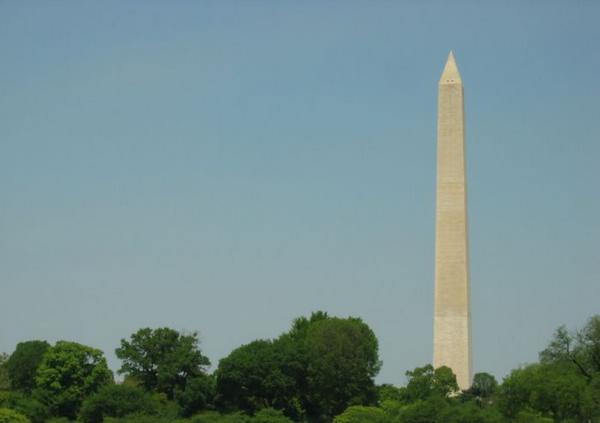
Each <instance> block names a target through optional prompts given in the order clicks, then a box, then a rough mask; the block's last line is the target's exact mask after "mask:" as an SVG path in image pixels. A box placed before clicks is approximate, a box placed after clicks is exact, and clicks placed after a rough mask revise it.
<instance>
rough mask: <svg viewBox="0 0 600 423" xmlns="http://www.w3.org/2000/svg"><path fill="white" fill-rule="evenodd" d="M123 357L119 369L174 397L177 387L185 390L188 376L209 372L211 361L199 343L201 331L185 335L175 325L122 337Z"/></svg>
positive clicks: (148, 388) (118, 354)
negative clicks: (175, 328)
mask: <svg viewBox="0 0 600 423" xmlns="http://www.w3.org/2000/svg"><path fill="white" fill-rule="evenodd" d="M116 354H117V357H119V358H120V359H121V360H123V365H122V366H121V368H120V370H119V373H121V374H125V375H128V376H132V377H133V378H135V379H136V380H138V381H139V382H140V383H141V384H142V386H143V387H144V388H146V389H147V390H149V391H156V392H162V393H165V394H166V395H167V397H168V398H169V399H173V398H174V396H175V391H176V390H177V389H179V390H183V391H185V388H186V384H187V382H188V380H190V379H192V378H196V377H201V376H203V375H205V370H204V368H205V366H208V365H210V361H209V360H208V358H207V357H205V356H204V355H202V353H201V351H200V349H199V347H198V334H197V333H192V334H190V335H183V334H180V333H179V332H177V331H176V330H174V329H170V328H159V329H150V328H144V329H140V330H138V331H137V332H136V333H134V334H133V335H131V338H130V340H129V341H128V340H125V339H122V340H121V346H120V347H119V348H117V349H116Z"/></svg>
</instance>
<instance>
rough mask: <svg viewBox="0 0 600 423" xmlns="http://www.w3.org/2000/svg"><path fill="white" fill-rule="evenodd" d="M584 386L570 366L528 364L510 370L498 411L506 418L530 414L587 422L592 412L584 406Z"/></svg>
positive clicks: (503, 384)
mask: <svg viewBox="0 0 600 423" xmlns="http://www.w3.org/2000/svg"><path fill="white" fill-rule="evenodd" d="M588 389H589V387H588V383H587V380H586V378H585V376H583V375H582V374H581V373H579V371H578V370H577V368H576V367H575V366H574V365H573V364H571V363H565V362H562V363H542V364H532V365H529V366H526V367H523V368H521V369H517V370H513V372H511V374H510V375H509V376H508V377H507V378H505V380H504V382H503V383H502V385H501V387H500V389H499V392H498V405H499V407H500V410H501V411H502V412H503V413H504V414H505V415H506V416H507V417H509V418H517V417H518V415H519V413H521V412H523V411H525V412H527V411H528V410H530V411H534V412H536V413H538V414H539V415H541V416H542V417H551V418H553V419H555V420H557V421H563V420H569V419H573V420H577V421H587V419H589V418H591V417H600V416H597V415H596V416H593V415H592V414H593V409H590V407H589V404H588V403H587V401H586V400H587V398H586V392H589V391H588Z"/></svg>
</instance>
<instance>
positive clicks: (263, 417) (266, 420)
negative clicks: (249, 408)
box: [251, 408, 292, 423]
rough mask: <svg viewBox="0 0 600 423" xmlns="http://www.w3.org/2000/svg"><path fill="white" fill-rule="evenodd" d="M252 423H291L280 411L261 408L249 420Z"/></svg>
mask: <svg viewBox="0 0 600 423" xmlns="http://www.w3.org/2000/svg"><path fill="white" fill-rule="evenodd" d="M251 422H252V423H292V420H290V419H289V418H288V417H286V416H285V415H284V414H283V412H282V411H281V410H275V409H274V408H263V409H262V410H260V411H259V412H257V413H256V414H255V415H254V417H252V420H251Z"/></svg>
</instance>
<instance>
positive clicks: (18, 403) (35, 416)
mask: <svg viewBox="0 0 600 423" xmlns="http://www.w3.org/2000/svg"><path fill="white" fill-rule="evenodd" d="M0 407H4V408H10V409H12V410H15V411H17V412H18V413H20V414H23V415H24V416H25V417H27V418H28V419H29V421H31V422H32V423H44V422H45V421H46V419H47V417H48V414H49V412H48V408H47V407H46V406H45V405H44V404H42V403H41V402H40V401H38V400H36V399H35V398H32V397H29V396H26V395H24V394H22V393H20V392H2V393H0Z"/></svg>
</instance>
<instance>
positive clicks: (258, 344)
mask: <svg viewBox="0 0 600 423" xmlns="http://www.w3.org/2000/svg"><path fill="white" fill-rule="evenodd" d="M284 347H285V345H284V343H282V342H278V341H270V340H256V341H253V342H251V343H249V344H246V345H242V346H241V347H239V348H237V349H235V350H234V351H232V352H231V353H230V354H229V355H228V356H227V357H226V358H224V359H222V360H221V361H220V362H219V368H218V369H217V371H216V384H217V386H216V389H217V395H218V401H219V403H220V406H221V407H223V408H224V409H236V408H237V409H240V410H244V411H246V412H249V413H254V412H256V411H257V410H259V409H261V408H265V407H276V408H284V409H288V408H290V401H291V399H292V398H293V397H294V395H296V392H297V385H296V382H297V381H296V379H295V378H294V375H293V374H290V373H289V372H286V366H287V365H288V363H290V360H288V358H289V357H288V356H287V355H286V349H285V348H284Z"/></svg>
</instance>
